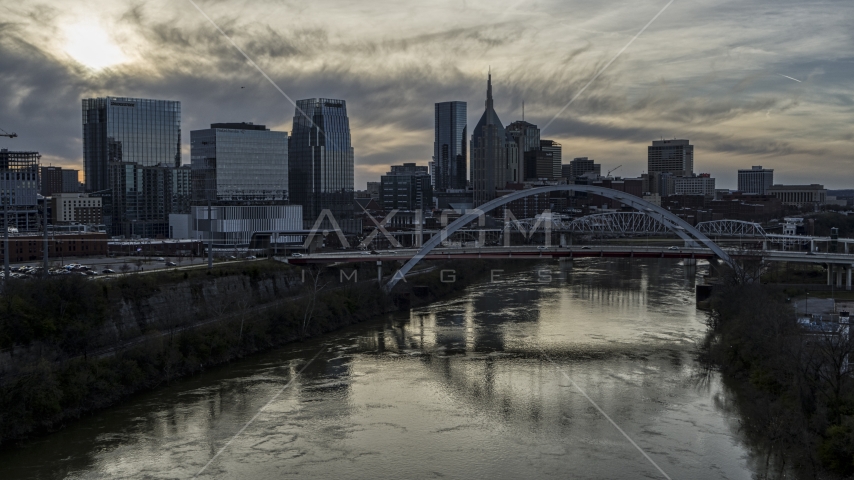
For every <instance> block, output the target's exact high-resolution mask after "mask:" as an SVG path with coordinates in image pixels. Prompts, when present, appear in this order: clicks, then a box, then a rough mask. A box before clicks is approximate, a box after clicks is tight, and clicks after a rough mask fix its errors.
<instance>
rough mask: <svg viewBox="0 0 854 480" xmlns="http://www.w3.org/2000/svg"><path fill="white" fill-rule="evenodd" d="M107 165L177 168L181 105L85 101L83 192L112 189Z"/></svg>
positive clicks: (124, 100) (111, 99) (139, 100)
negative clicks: (84, 183)
mask: <svg viewBox="0 0 854 480" xmlns="http://www.w3.org/2000/svg"><path fill="white" fill-rule="evenodd" d="M109 162H125V163H136V164H139V165H142V166H145V167H151V166H155V165H160V164H164V165H172V166H175V167H180V166H181V102H178V101H172V100H149V99H143V98H125V97H103V98H85V99H83V163H84V168H85V171H86V191H87V192H96V191H100V190H106V189H108V188H110V186H109V183H108V175H109V173H108V172H109V168H108V164H109Z"/></svg>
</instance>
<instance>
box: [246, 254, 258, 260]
mask: <svg viewBox="0 0 854 480" xmlns="http://www.w3.org/2000/svg"><path fill="white" fill-rule="evenodd" d="M256 258H258V257H256V256H255V255H249V256H248V257H246V260H255V259H256Z"/></svg>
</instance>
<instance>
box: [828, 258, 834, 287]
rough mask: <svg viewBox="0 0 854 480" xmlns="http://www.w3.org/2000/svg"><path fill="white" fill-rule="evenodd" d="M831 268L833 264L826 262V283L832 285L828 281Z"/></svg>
mask: <svg viewBox="0 0 854 480" xmlns="http://www.w3.org/2000/svg"><path fill="white" fill-rule="evenodd" d="M831 270H833V264H832V263H828V264H827V285H828V286H830V285H833V284H832V283H830V281H831V280H830V271H831Z"/></svg>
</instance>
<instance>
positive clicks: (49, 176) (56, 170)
mask: <svg viewBox="0 0 854 480" xmlns="http://www.w3.org/2000/svg"><path fill="white" fill-rule="evenodd" d="M40 176H41V182H40V183H41V186H40V188H39V194H41V196H43V197H49V196H51V195H53V194H54V193H62V167H41V172H40Z"/></svg>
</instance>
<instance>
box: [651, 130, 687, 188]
mask: <svg viewBox="0 0 854 480" xmlns="http://www.w3.org/2000/svg"><path fill="white" fill-rule="evenodd" d="M647 171H648V172H649V174H650V178H651V179H658V178H660V177H659V175H658V174H661V173H669V174H671V175H673V176H674V177H690V176H691V175H693V174H694V146H693V145H691V144H690V143H689V141H688V140H675V139H674V140H653V142H652V146H650V147H647ZM650 189H651V190H652V192H653V193H658V194H661V195H662V196H665V190H666V189H664V188H663V187H662V185H660V184H659V182H656V181H653V182H651V185H650Z"/></svg>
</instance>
